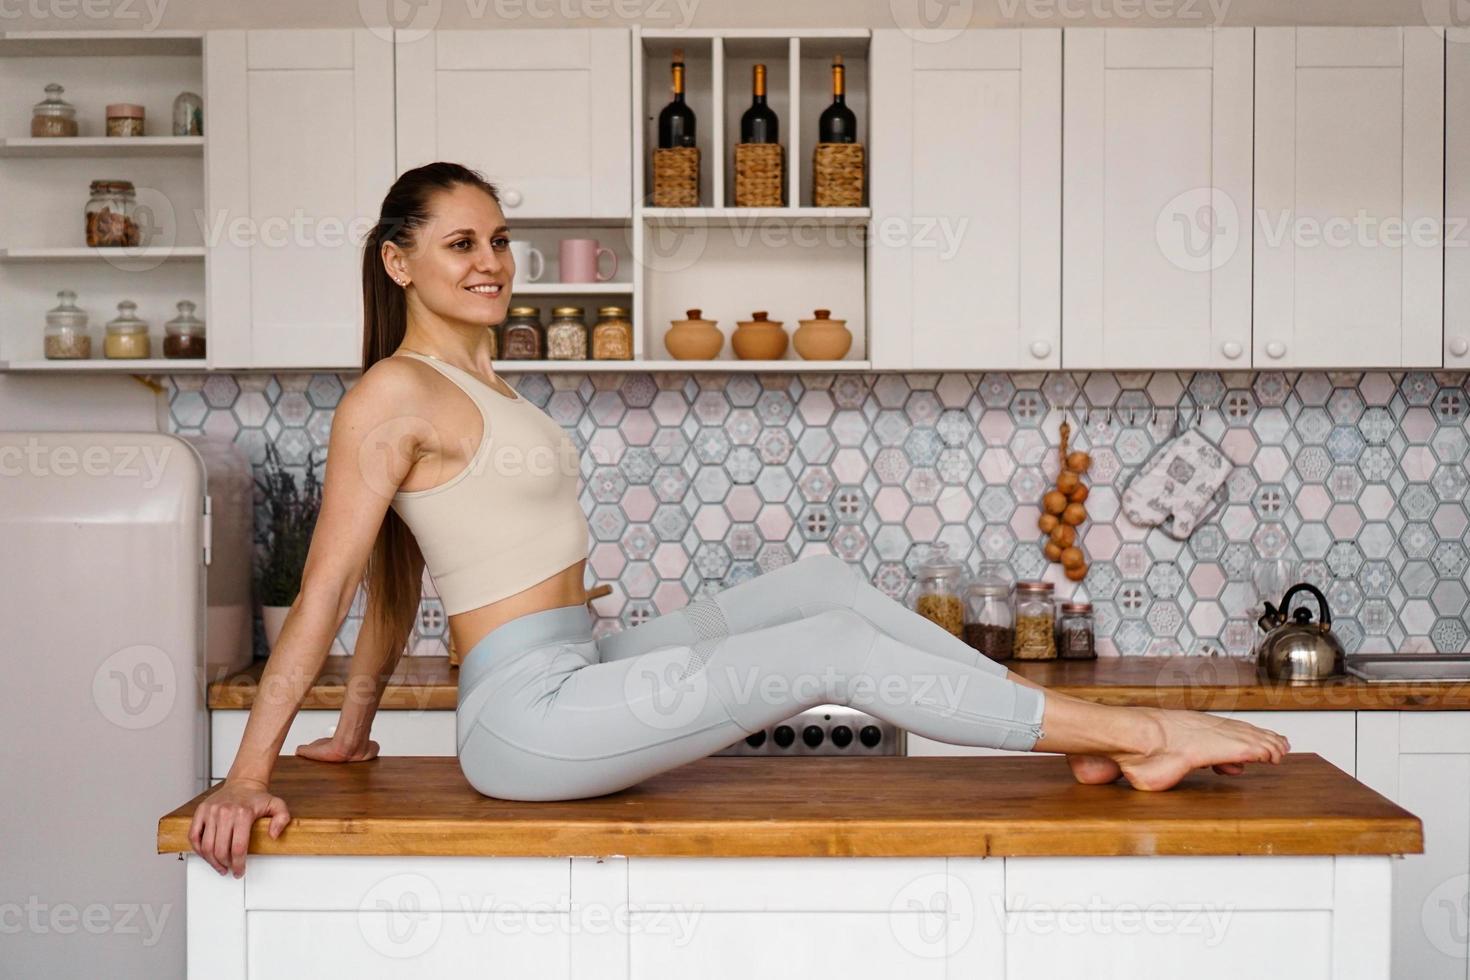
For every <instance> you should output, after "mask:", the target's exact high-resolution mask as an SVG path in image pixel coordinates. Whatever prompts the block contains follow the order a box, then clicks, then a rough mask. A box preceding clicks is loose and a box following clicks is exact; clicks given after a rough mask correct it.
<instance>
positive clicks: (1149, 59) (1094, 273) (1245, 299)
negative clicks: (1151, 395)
mask: <svg viewBox="0 0 1470 980" xmlns="http://www.w3.org/2000/svg"><path fill="white" fill-rule="evenodd" d="M1065 48H1066V71H1065V77H1066V86H1065V92H1064V97H1063V101H1064V103H1065V106H1066V123H1065V130H1064V136H1063V144H1064V147H1063V152H1062V157H1063V159H1064V160H1065V164H1064V168H1065V169H1064V174H1063V182H1062V202H1063V204H1062V213H1063V215H1064V219H1063V225H1062V243H1063V244H1062V255H1063V258H1062V268H1063V270H1064V281H1063V284H1062V364H1063V366H1065V367H1068V368H1101V369H1111V368H1117V369H1130V368H1229V367H1236V368H1242V367H1248V366H1249V365H1250V346H1251V240H1250V234H1249V228H1250V225H1249V220H1250V213H1251V83H1252V79H1251V48H1252V44H1251V30H1250V29H1249V28H1228V29H1223V30H1213V31H1211V30H1154V31H1144V30H1115V29H1114V30H1108V29H1086V28H1084V29H1072V30H1068V31H1067V32H1066V41H1065Z"/></svg>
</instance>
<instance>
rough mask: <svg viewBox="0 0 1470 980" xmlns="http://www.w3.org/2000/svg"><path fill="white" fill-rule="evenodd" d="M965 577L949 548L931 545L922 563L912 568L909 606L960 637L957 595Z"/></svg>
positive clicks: (961, 604)
mask: <svg viewBox="0 0 1470 980" xmlns="http://www.w3.org/2000/svg"><path fill="white" fill-rule="evenodd" d="M964 578H965V567H964V566H963V565H961V564H960V563H959V562H957V561H955V560H954V559H953V558H951V557H950V556H949V545H947V544H943V543H940V544H934V545H931V546H930V548H929V551H928V554H927V555H926V556H925V558H924V560H923V561H922V562H920V563H919V565H918V567H917V568H915V569H914V584H913V587H912V588H911V589H909V606H910V607H911V608H912V609H913V610H914V611H915V612H917V613H918V614H919V615H920V616H923V617H924V618H925V619H928V620H930V621H932V622H935V623H937V624H939V625H940V626H942V627H944V628H945V629H946V630H948V631H949V632H951V633H953V634H954V635H955V636H963V635H964V632H965V605H964V600H962V599H961V598H960V592H961V591H962V590H963V587H964Z"/></svg>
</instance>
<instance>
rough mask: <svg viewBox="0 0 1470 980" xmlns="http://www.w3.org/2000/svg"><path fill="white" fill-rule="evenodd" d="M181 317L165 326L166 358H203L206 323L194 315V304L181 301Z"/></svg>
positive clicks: (164, 353)
mask: <svg viewBox="0 0 1470 980" xmlns="http://www.w3.org/2000/svg"><path fill="white" fill-rule="evenodd" d="M178 309H179V315H178V316H176V317H174V318H173V319H172V320H170V321H168V322H167V323H165V324H164V325H163V356H164V357H203V356H204V321H203V320H201V319H199V318H198V317H197V316H195V315H194V304H193V303H191V302H189V301H188V300H186V299H181V300H179V303H178Z"/></svg>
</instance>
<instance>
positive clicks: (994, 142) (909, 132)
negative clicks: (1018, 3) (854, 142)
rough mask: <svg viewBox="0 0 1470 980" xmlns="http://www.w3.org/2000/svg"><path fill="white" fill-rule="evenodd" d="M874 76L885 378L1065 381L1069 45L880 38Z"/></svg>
mask: <svg viewBox="0 0 1470 980" xmlns="http://www.w3.org/2000/svg"><path fill="white" fill-rule="evenodd" d="M941 37H942V36H941ZM871 66H872V67H871V71H872V98H871V104H870V112H871V115H872V120H873V122H872V131H873V134H874V135H873V139H872V148H871V156H872V165H871V167H870V173H871V174H872V191H871V195H870V198H871V200H872V204H873V227H874V235H873V240H872V242H871V245H870V250H869V257H870V263H871V265H870V275H869V294H870V308H869V314H868V322H869V324H870V325H871V326H870V328H869V330H870V336H871V337H872V355H873V365H874V367H878V368H888V369H893V368H919V369H932V370H951V371H965V370H995V371H1005V370H1040V369H1044V368H1055V367H1058V366H1059V365H1060V363H1061V362H1060V360H1059V358H1058V355H1059V350H1060V346H1061V344H1060V340H1061V335H1060V334H1061V330H1060V324H1061V294H1060V286H1061V250H1062V245H1061V193H1060V191H1061V110H1062V72H1061V69H1062V57H1061V32H1060V31H1056V30H1024V31H1023V30H983V31H982V30H976V31H966V32H964V33H962V34H960V35H958V36H955V37H952V38H947V39H936V40H933V41H930V40H928V39H926V38H925V37H924V36H923V34H922V33H917V32H905V31H900V30H878V31H874V32H873V42H872V56H871Z"/></svg>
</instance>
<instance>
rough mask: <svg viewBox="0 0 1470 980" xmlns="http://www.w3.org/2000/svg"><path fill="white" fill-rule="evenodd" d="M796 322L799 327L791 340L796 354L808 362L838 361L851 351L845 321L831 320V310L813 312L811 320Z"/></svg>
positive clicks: (850, 340) (850, 337) (848, 332)
mask: <svg viewBox="0 0 1470 980" xmlns="http://www.w3.org/2000/svg"><path fill="white" fill-rule="evenodd" d="M797 322H798V323H800V324H801V326H799V327H797V328H796V334H795V335H794V336H793V337H792V338H791V340H792V343H794V344H795V345H796V352H797V353H798V354H800V355H801V356H802V357H803V358H805V359H806V360H808V361H840V360H842V358H844V357H845V356H847V352H848V351H849V350H850V349H852V332H851V331H850V330H848V329H847V321H846V320H834V319H832V311H831V310H815V311H813V319H810V320H798V321H797Z"/></svg>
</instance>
